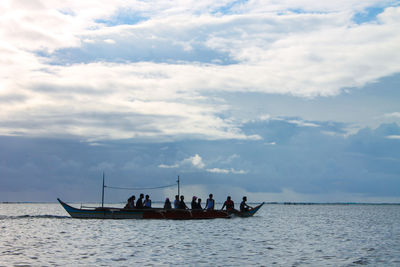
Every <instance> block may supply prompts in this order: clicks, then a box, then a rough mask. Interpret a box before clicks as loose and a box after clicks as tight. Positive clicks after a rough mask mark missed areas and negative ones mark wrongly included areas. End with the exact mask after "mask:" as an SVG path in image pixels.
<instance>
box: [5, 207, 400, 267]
mask: <svg viewBox="0 0 400 267" xmlns="http://www.w3.org/2000/svg"><path fill="white" fill-rule="evenodd" d="M73 206H77V207H79V206H80V205H79V204H77V205H73ZM0 231H1V235H0V266H172V265H173V266H273V265H275V266H306V265H308V266H360V265H366V266H400V205H283V204H269V205H264V206H263V207H262V208H261V210H260V211H259V212H258V213H257V214H256V216H254V217H252V218H233V219H215V220H194V221H174V220H97V219H90V220H83V219H72V218H70V216H69V215H68V214H67V213H66V212H65V211H64V210H63V208H62V207H61V206H60V205H59V204H0Z"/></svg>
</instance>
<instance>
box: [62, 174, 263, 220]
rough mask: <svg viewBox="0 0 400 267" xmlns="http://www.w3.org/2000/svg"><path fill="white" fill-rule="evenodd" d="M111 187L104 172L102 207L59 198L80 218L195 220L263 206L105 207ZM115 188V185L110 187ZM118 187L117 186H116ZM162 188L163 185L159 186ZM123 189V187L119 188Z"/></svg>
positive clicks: (248, 213) (238, 213)
mask: <svg viewBox="0 0 400 267" xmlns="http://www.w3.org/2000/svg"><path fill="white" fill-rule="evenodd" d="M177 183H178V196H179V195H180V181H179V176H178V180H177ZM106 187H109V186H106V185H104V173H103V188H102V196H101V207H93V208H74V207H72V206H70V205H68V204H67V203H65V202H63V201H62V200H61V199H59V198H57V200H58V202H60V204H61V205H62V206H63V208H64V209H65V210H66V211H67V212H68V214H69V215H70V216H71V217H72V218H79V219H171V220H195V219H216V218H231V217H233V216H238V217H251V216H253V215H254V214H255V213H256V212H257V211H258V210H259V209H260V208H261V207H262V205H264V202H263V203H261V204H260V205H258V206H256V207H254V208H252V209H249V210H248V211H236V210H235V211H225V210H183V209H162V208H143V209H129V208H113V207H104V188H106ZM109 188H113V187H109ZM114 188H116V187H114ZM158 188H162V187H158ZM118 189H122V188H118Z"/></svg>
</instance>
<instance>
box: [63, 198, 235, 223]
mask: <svg viewBox="0 0 400 267" xmlns="http://www.w3.org/2000/svg"><path fill="white" fill-rule="evenodd" d="M57 200H58V201H59V202H60V204H61V205H62V206H63V208H64V209H65V210H66V211H67V212H68V214H69V215H70V216H71V217H72V218H79V219H170V220H196V219H216V218H230V217H231V216H232V214H230V213H228V212H226V211H222V210H176V209H171V210H164V209H158V208H152V209H120V208H108V207H104V208H101V207H100V208H94V209H78V208H74V207H72V206H70V205H68V204H67V203H65V202H63V201H61V200H60V199H57Z"/></svg>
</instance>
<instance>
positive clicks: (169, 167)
mask: <svg viewBox="0 0 400 267" xmlns="http://www.w3.org/2000/svg"><path fill="white" fill-rule="evenodd" d="M178 167H179V164H172V165H166V164H160V165H158V168H163V169H175V168H178Z"/></svg>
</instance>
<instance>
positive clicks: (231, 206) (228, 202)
mask: <svg viewBox="0 0 400 267" xmlns="http://www.w3.org/2000/svg"><path fill="white" fill-rule="evenodd" d="M225 207H226V211H233V210H235V203H233V200H232V199H231V197H230V196H228V197H227V198H226V201H225V202H224V205H223V206H222V208H221V210H223V209H224V208H225Z"/></svg>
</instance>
